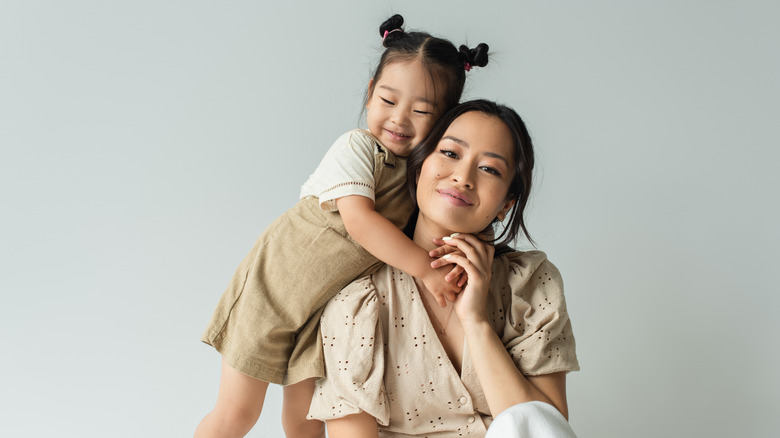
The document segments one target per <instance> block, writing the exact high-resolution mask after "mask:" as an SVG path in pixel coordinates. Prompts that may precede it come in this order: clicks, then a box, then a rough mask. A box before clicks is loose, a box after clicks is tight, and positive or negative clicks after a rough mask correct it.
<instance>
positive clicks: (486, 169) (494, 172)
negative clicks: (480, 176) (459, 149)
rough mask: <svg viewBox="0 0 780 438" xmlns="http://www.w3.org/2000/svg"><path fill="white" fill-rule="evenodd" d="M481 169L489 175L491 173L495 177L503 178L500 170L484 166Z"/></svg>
mask: <svg viewBox="0 0 780 438" xmlns="http://www.w3.org/2000/svg"><path fill="white" fill-rule="evenodd" d="M480 169H482V170H484V171H485V172H487V173H490V174H493V175H496V176H501V172H499V171H498V169H496V168H495V167H490V166H482V167H480Z"/></svg>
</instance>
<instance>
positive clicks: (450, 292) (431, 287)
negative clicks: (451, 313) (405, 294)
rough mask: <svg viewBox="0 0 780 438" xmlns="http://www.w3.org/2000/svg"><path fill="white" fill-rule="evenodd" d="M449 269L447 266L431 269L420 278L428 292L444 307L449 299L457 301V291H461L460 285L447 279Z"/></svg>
mask: <svg viewBox="0 0 780 438" xmlns="http://www.w3.org/2000/svg"><path fill="white" fill-rule="evenodd" d="M449 270H450V269H449V268H448V267H446V266H445V267H442V268H436V269H431V270H430V271H429V272H428V274H426V275H424V276H423V277H421V278H419V280H421V281H422V283H423V285H424V286H425V289H426V290H427V291H428V293H430V294H431V295H433V298H434V299H435V300H436V302H437V303H439V305H440V306H442V307H444V306H446V305H447V301H450V302H453V301H455V293H457V292H460V287H459V286H457V285H456V284H454V282H448V281H447V280H446V279H445V278H446V276H447V275H448V271H449Z"/></svg>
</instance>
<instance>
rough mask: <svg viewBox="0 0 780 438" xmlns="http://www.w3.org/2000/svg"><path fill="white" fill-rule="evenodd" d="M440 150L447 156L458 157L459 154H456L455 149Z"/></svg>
mask: <svg viewBox="0 0 780 438" xmlns="http://www.w3.org/2000/svg"><path fill="white" fill-rule="evenodd" d="M439 152H441V153H442V155H444V156H445V157H449V158H458V154H456V153H455V152H453V151H451V150H449V149H441V150H439Z"/></svg>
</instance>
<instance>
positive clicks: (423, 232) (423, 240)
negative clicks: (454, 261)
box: [412, 215, 453, 251]
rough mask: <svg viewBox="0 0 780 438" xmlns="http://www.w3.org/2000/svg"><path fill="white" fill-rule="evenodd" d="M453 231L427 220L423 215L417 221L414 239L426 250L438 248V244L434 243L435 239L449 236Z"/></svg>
mask: <svg viewBox="0 0 780 438" xmlns="http://www.w3.org/2000/svg"><path fill="white" fill-rule="evenodd" d="M452 233H453V231H450V230H446V229H444V228H442V227H440V226H437V225H435V224H432V223H431V222H429V221H427V220H425V219H424V218H423V216H422V215H419V216H418V217H417V223H416V224H415V226H414V237H413V238H412V240H413V241H414V243H416V244H417V245H418V246H420V247H421V248H423V249H424V250H426V251H430V250H432V249H435V248H438V245H436V244H435V243H433V239H441V238H442V237H445V236H449V235H450V234H452Z"/></svg>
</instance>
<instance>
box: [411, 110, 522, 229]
mask: <svg viewBox="0 0 780 438" xmlns="http://www.w3.org/2000/svg"><path fill="white" fill-rule="evenodd" d="M513 151H514V146H513V142H512V136H511V133H510V131H509V128H507V126H506V125H505V124H504V123H503V122H502V121H501V120H500V119H498V118H497V117H495V116H492V115H486V114H483V113H480V112H476V111H470V112H467V113H465V114H463V115H461V116H459V117H458V118H457V119H455V120H454V121H453V122H452V124H450V126H449V128H447V130H446V131H445V133H444V135H443V136H442V139H441V141H439V144H438V145H437V146H436V149H435V150H434V151H433V153H431V155H429V156H428V157H427V158H426V159H425V161H423V164H422V168H421V169H420V177H419V179H418V181H417V204H418V206H419V207H420V215H419V217H418V222H417V226H418V227H419V226H420V225H423V226H426V227H433V228H429V229H430V230H431V231H432V232H434V233H437V234H438V235H442V236H443V235H447V234H451V233H453V232H460V233H479V232H481V231H482V230H484V229H485V228H486V227H487V226H488V225H489V224H490V223H491V222H492V221H493V220H494V219H495V218H496V217H498V218H499V219H501V220H503V218H504V215H505V214H506V212H507V211H508V210H509V208H510V207H512V204H514V200H507V193H508V191H509V185H510V183H511V182H512V178H513V177H514V169H515V166H514V162H515V161H514V160H515V157H514V152H513Z"/></svg>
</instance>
